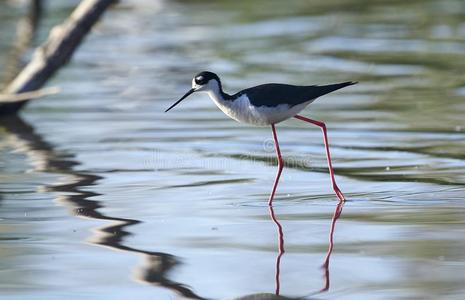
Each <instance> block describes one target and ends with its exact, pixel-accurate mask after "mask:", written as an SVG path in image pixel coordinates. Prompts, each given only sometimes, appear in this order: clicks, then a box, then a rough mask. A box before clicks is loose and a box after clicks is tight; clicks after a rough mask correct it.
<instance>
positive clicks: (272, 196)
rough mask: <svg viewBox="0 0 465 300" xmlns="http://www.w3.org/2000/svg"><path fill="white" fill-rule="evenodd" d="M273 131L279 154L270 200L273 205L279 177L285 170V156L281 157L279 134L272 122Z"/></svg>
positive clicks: (277, 153)
mask: <svg viewBox="0 0 465 300" xmlns="http://www.w3.org/2000/svg"><path fill="white" fill-rule="evenodd" d="M271 131H272V132H273V140H274V145H275V148H276V155H277V156H278V173H277V174H276V178H275V180H274V184H273V189H272V190H271V194H270V199H269V200H268V205H269V206H271V205H273V198H274V194H275V192H276V187H277V186H278V182H279V177H280V176H281V172H282V171H283V158H282V157H281V151H280V150H279V143H278V136H277V135H276V128H275V126H274V124H271Z"/></svg>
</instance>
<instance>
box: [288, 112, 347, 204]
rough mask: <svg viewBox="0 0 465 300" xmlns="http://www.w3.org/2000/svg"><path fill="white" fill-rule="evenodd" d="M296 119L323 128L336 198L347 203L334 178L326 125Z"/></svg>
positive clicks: (297, 116) (310, 120) (303, 118)
mask: <svg viewBox="0 0 465 300" xmlns="http://www.w3.org/2000/svg"><path fill="white" fill-rule="evenodd" d="M295 118H296V119H299V120H301V121H304V122H308V123H311V124H313V125H316V126H318V127H320V128H321V131H323V141H324V143H325V148H326V158H327V159H328V168H329V175H330V176H331V183H332V185H333V190H334V192H335V193H336V196H337V197H338V198H339V200H341V201H345V200H346V199H345V197H344V194H342V192H341V190H340V189H339V187H338V186H337V184H336V179H335V178H334V170H333V164H332V163H331V155H330V154H329V143H328V134H327V133H326V125H325V123H323V122H320V121H315V120H312V119H309V118H306V117H302V116H299V115H296V116H295Z"/></svg>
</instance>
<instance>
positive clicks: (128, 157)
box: [0, 0, 465, 299]
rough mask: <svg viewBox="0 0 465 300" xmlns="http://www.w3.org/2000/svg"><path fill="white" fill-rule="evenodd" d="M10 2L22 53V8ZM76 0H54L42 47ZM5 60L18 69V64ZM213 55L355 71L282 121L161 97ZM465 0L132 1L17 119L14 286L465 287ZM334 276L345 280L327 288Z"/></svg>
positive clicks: (139, 293) (3, 253) (242, 292)
mask: <svg viewBox="0 0 465 300" xmlns="http://www.w3.org/2000/svg"><path fill="white" fill-rule="evenodd" d="M13 3H14V2H1V3H0V24H1V27H2V28H5V30H2V31H1V32H0V58H1V59H2V61H6V60H7V53H8V51H9V50H8V49H9V46H10V45H11V42H12V39H13V38H14V31H15V26H16V21H17V17H18V16H20V15H21V10H20V6H15V5H14V4H13ZM72 6H73V3H69V4H66V5H65V4H60V5H58V4H57V3H54V2H53V1H50V3H49V5H48V8H47V11H48V15H47V16H46V20H45V21H44V22H43V23H42V24H41V30H40V32H39V40H41V39H43V38H44V37H45V36H46V33H47V32H48V30H49V27H50V26H51V25H52V24H54V23H56V22H59V21H61V20H62V18H64V17H65V16H66V15H67V14H68V13H69V11H70V10H71V8H72ZM2 65H3V63H2V64H1V65H0V66H2ZM204 69H208V70H212V71H215V72H217V73H218V74H220V76H221V77H222V78H223V80H224V86H225V89H226V90H227V91H229V92H234V91H237V90H239V89H242V88H245V87H248V86H252V85H254V84H259V83H264V82H270V81H274V82H286V83H293V84H324V83H332V82H338V81H345V80H357V81H359V82H360V83H359V84H358V85H357V86H354V87H350V88H346V89H343V90H341V91H339V92H337V93H334V94H331V95H328V96H325V97H322V98H321V99H319V100H318V101H316V102H314V103H313V104H312V105H311V106H310V107H309V108H307V109H306V110H305V112H304V113H303V115H305V116H308V117H311V118H314V119H318V120H322V121H324V122H326V123H327V126H328V130H329V138H330V143H331V151H332V156H333V163H334V166H335V171H336V179H337V181H338V184H339V186H340V188H341V189H342V191H343V192H344V193H345V195H346V197H347V198H348V199H349V201H348V202H347V203H346V204H345V206H344V208H343V211H342V214H341V216H340V217H339V219H338V220H337V222H336V224H335V225H336V226H335V231H334V235H333V238H334V248H333V252H332V255H331V256H330V260H329V268H328V269H327V272H326V270H325V269H324V268H321V266H322V264H323V263H324V261H325V257H326V254H327V251H328V247H329V232H330V228H331V222H332V217H333V213H334V211H335V209H336V208H337V207H336V205H337V199H336V197H335V196H334V194H333V193H332V190H331V186H330V181H329V176H328V173H327V169H326V160H325V155H324V148H323V144H322V139H321V132H320V131H319V130H318V128H316V127H309V126H307V125H305V124H304V123H301V122H299V121H297V120H290V121H287V122H285V123H282V124H280V125H279V126H278V135H279V139H280V142H281V150H282V153H283V156H284V158H285V160H286V161H287V163H288V166H287V167H286V168H285V169H284V172H283V175H282V179H281V183H280V186H279V187H278V194H277V197H276V199H275V205H274V213H275V215H276V218H277V221H278V222H279V224H280V225H281V226H282V230H283V234H284V236H283V241H284V250H285V252H284V254H282V256H279V249H278V245H279V235H278V232H277V225H276V223H275V222H273V220H272V219H271V218H270V215H269V213H270V212H269V209H268V207H267V199H268V193H269V192H270V189H271V185H272V182H273V179H274V175H275V171H276V170H275V169H276V166H275V164H276V160H275V158H274V155H275V154H274V149H273V147H270V142H271V141H272V139H271V131H270V129H268V128H254V127H249V126H246V125H242V124H238V123H236V122H234V121H232V120H230V119H228V118H227V117H225V116H224V115H223V113H222V112H221V111H219V110H218V109H217V108H216V107H215V106H214V104H213V103H212V102H211V101H210V100H209V99H208V98H207V97H206V95H204V96H202V95H197V96H192V97H191V98H190V99H189V100H186V101H184V102H183V103H182V104H181V105H179V106H178V107H176V109H174V110H173V111H171V112H170V113H168V114H165V113H163V111H164V110H165V109H166V108H167V107H168V106H169V105H170V104H172V103H173V101H175V100H176V99H178V98H179V97H180V96H181V95H183V94H184V92H185V91H187V89H188V88H189V86H190V82H191V77H192V75H193V74H195V73H197V72H198V71H201V70H204ZM464 69H465V4H464V3H463V1H453V0H436V1H427V0H424V1H408V2H406V1H361V0H350V1H342V0H340V1H337V0H329V1H324V2H319V1H318V2H317V1H290V2H288V1H249V2H245V1H242V2H239V1H217V2H208V1H165V2H164V1H137V0H132V1H121V3H120V4H119V5H118V6H116V7H114V8H113V9H112V10H110V11H109V13H108V14H107V15H106V16H105V18H104V19H103V20H102V22H100V24H99V25H98V27H96V29H95V30H94V31H93V33H92V35H91V36H89V38H88V39H87V40H86V42H85V44H84V45H83V46H82V47H81V48H80V49H79V51H78V52H77V53H76V56H75V57H74V59H73V60H72V62H71V64H70V65H68V66H67V67H66V68H65V69H63V70H62V71H61V72H60V73H59V75H58V76H57V77H55V78H54V79H53V80H52V81H51V82H50V83H49V85H50V86H59V87H60V88H61V89H62V92H61V93H60V94H59V95H55V96H50V97H47V98H43V99H40V100H34V102H33V103H31V104H30V105H28V106H27V108H26V109H25V110H24V111H22V113H21V116H20V118H10V119H8V120H5V119H4V120H3V121H2V122H1V125H0V170H1V173H0V243H1V244H0V245H1V246H0V291H1V292H0V298H2V299H3V298H4V299H82V298H84V297H85V298H87V299H105V298H108V299H127V298H134V299H149V298H150V299H178V298H194V299H198V298H207V299H234V298H239V297H245V296H247V295H253V294H258V293H270V294H273V293H275V292H276V289H277V281H276V275H277V274H276V270H277V269H276V259H278V258H280V261H279V271H280V272H279V284H280V285H279V293H280V294H281V295H282V296H286V297H301V296H305V297H308V298H310V297H313V298H318V299H439V298H440V299H462V298H463V297H464V296H465V279H464V278H465V254H464V253H465V252H464V249H465V240H464V236H465V202H464V198H465V197H464V191H465V188H464V185H465V171H464V169H465V155H464V149H465V142H464V141H465V131H464V130H465V121H464V117H463V116H464V115H465V105H464V103H465V102H464V101H465V77H464V71H463V70H464ZM327 283H329V290H328V291H325V292H321V293H320V292H319V291H320V290H321V289H323V288H324V287H325V285H326V284H327Z"/></svg>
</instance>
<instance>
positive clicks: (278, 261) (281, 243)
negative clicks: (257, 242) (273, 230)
mask: <svg viewBox="0 0 465 300" xmlns="http://www.w3.org/2000/svg"><path fill="white" fill-rule="evenodd" d="M269 209H270V217H271V219H272V220H273V222H274V223H275V224H276V227H277V228H278V237H279V244H278V249H279V251H278V256H277V257H276V270H275V282H276V295H279V288H280V284H279V273H280V265H281V256H283V254H284V234H283V227H282V226H281V224H280V223H279V221H278V219H277V218H276V216H275V215H274V210H273V206H271V205H270V206H269Z"/></svg>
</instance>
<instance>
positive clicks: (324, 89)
mask: <svg viewBox="0 0 465 300" xmlns="http://www.w3.org/2000/svg"><path fill="white" fill-rule="evenodd" d="M357 83H358V82H357V81H346V82H341V83H335V84H328V85H317V86H316V88H317V91H316V92H317V94H318V95H317V96H316V97H315V98H317V97H320V96H323V95H326V94H329V93H331V92H334V91H337V90H339V89H342V88H343V87H346V86H349V85H354V84H357Z"/></svg>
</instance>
